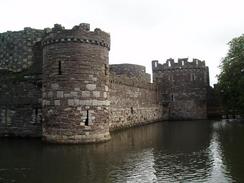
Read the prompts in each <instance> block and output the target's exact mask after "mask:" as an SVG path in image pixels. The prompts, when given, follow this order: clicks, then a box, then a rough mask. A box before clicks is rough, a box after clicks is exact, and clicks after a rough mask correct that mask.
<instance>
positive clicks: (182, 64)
mask: <svg viewBox="0 0 244 183" xmlns="http://www.w3.org/2000/svg"><path fill="white" fill-rule="evenodd" d="M205 67H206V66H205V61H204V60H203V61H201V60H199V59H195V58H194V59H193V60H192V62H189V61H188V58H179V59H178V62H175V61H174V59H172V58H169V59H167V60H166V63H164V64H160V63H158V60H153V61H152V69H153V71H154V70H170V69H184V68H187V69H189V68H192V69H194V68H205Z"/></svg>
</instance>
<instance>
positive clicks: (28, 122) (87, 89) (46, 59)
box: [0, 23, 209, 143]
mask: <svg viewBox="0 0 244 183" xmlns="http://www.w3.org/2000/svg"><path fill="white" fill-rule="evenodd" d="M109 50H110V35H109V34H108V33H106V32H103V31H102V30H100V29H98V28H96V29H95V30H94V31H90V25H89V24H85V23H83V24H80V25H78V26H74V27H73V28H72V29H65V28H64V27H62V26H61V25H58V24H55V26H54V27H53V28H52V29H49V28H47V29H44V30H37V29H32V28H25V29H24V30H22V31H16V32H9V31H8V32H5V33H1V34H0V75H1V78H0V83H1V84H0V136H23V137H42V138H43V139H44V140H45V141H48V142H54V143H92V142H101V141H106V140H109V139H110V138H111V137H110V132H111V131H114V130H117V129H123V128H128V127H132V126H139V125H144V124H148V123H152V122H156V121H162V120H171V119H172V120H188V119H206V118H207V115H208V114H207V113H208V112H207V95H208V87H209V71H208V67H207V66H205V62H204V61H200V60H197V59H194V60H193V61H192V62H188V59H179V60H178V62H174V60H173V59H168V60H167V61H166V63H164V64H160V63H159V62H158V61H156V60H154V61H152V71H153V83H151V78H150V75H149V74H147V73H146V71H145V67H144V66H140V65H134V64H114V65H109Z"/></svg>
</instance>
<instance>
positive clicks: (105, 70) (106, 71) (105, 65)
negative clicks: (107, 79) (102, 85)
mask: <svg viewBox="0 0 244 183" xmlns="http://www.w3.org/2000/svg"><path fill="white" fill-rule="evenodd" d="M104 73H105V75H108V65H107V64H104Z"/></svg>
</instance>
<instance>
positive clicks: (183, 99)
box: [152, 58, 209, 120]
mask: <svg viewBox="0 0 244 183" xmlns="http://www.w3.org/2000/svg"><path fill="white" fill-rule="evenodd" d="M152 71H153V82H154V83H156V84H157V86H158V88H159V91H160V101H161V103H163V104H165V105H166V104H167V105H168V106H169V118H170V119H173V120H176V119H178V120H183V119H206V118H207V102H206V101H207V88H208V87H209V70H208V67H207V66H206V65H205V61H201V60H198V59H193V60H192V61H191V62H189V61H188V59H187V58H180V59H178V61H177V62H175V61H174V59H172V58H170V59H168V60H166V62H165V63H164V64H160V63H159V62H158V61H157V60H154V61H152Z"/></svg>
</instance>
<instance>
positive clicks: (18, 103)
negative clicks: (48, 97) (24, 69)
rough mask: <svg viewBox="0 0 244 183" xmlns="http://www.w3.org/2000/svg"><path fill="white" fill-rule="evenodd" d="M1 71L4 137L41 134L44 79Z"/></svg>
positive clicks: (0, 123)
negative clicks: (42, 85) (41, 80)
mask: <svg viewBox="0 0 244 183" xmlns="http://www.w3.org/2000/svg"><path fill="white" fill-rule="evenodd" d="M0 74H1V78H0V83H1V85H0V136H11V137H12V136H21V137H41V122H42V112H41V83H40V78H36V77H33V76H32V77H30V76H28V75H24V74H23V73H19V74H16V73H12V72H7V71H0Z"/></svg>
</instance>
